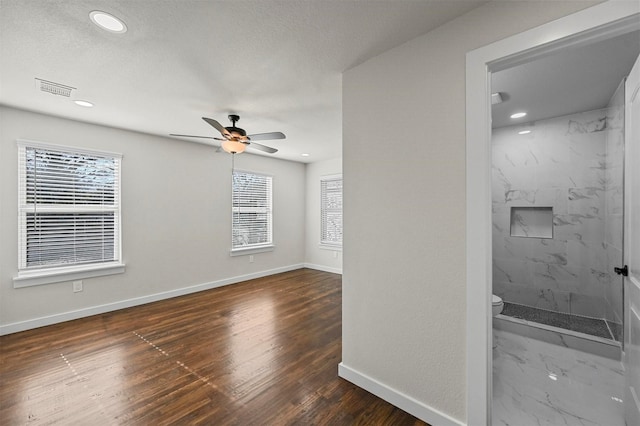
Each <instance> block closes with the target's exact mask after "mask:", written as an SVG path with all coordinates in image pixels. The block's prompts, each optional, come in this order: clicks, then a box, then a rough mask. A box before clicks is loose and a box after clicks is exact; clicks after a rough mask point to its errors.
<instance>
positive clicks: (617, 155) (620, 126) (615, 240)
mask: <svg viewBox="0 0 640 426" xmlns="http://www.w3.org/2000/svg"><path fill="white" fill-rule="evenodd" d="M605 150H606V159H607V164H606V166H607V167H606V169H605V182H606V189H605V220H604V244H605V250H606V261H607V269H606V270H607V271H612V270H613V268H614V267H616V266H621V265H622V263H623V260H622V244H623V242H622V227H623V218H624V216H623V208H624V205H623V195H624V187H623V176H624V169H623V163H624V81H623V82H622V83H620V86H618V89H617V90H616V92H615V93H614V95H613V97H612V98H611V101H610V102H609V105H608V113H607V132H606V140H605ZM604 297H605V300H606V310H605V318H606V319H607V320H609V321H613V322H616V323H618V324H622V318H623V314H622V309H623V300H622V278H621V277H618V276H616V275H611V276H610V282H608V283H607V286H606V287H605V292H604ZM620 330H622V329H621V328H620Z"/></svg>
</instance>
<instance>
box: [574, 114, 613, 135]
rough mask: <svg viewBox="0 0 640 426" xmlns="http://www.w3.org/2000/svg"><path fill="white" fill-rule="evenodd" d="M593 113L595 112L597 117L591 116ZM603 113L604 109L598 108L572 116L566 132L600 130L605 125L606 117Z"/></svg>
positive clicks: (581, 132)
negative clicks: (597, 109) (598, 109)
mask: <svg viewBox="0 0 640 426" xmlns="http://www.w3.org/2000/svg"><path fill="white" fill-rule="evenodd" d="M594 113H596V114H597V117H593V114H594ZM603 113H604V110H600V111H595V112H587V113H582V114H579V115H576V116H574V118H572V119H570V120H569V123H568V127H567V134H568V135H573V134H576V133H578V134H583V133H595V132H602V131H603V130H605V129H606V127H607V117H606V115H603ZM590 116H591V117H590Z"/></svg>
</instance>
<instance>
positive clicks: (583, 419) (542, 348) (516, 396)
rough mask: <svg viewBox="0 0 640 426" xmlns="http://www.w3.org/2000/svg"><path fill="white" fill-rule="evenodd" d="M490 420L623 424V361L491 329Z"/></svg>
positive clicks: (503, 422) (520, 423)
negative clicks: (492, 335)
mask: <svg viewBox="0 0 640 426" xmlns="http://www.w3.org/2000/svg"><path fill="white" fill-rule="evenodd" d="M493 333H494V336H495V339H496V343H497V347H496V349H494V353H493V406H492V418H493V424H494V425H501V426H506V425H512V426H513V425H517V426H528V425H536V426H538V425H541V426H544V425H548V426H555V425H580V426H584V425H600V426H605V425H606V426H625V421H624V407H623V402H622V399H623V397H624V375H623V370H622V364H621V363H620V362H619V361H614V360H612V359H609V358H603V357H600V356H598V355H593V354H589V353H585V352H581V351H577V350H575V349H571V348H566V347H563V346H559V345H554V344H551V343H546V342H543V341H539V340H535V339H530V338H527V337H522V336H519V335H516V334H513V333H510V332H507V331H503V330H495V329H494V330H493Z"/></svg>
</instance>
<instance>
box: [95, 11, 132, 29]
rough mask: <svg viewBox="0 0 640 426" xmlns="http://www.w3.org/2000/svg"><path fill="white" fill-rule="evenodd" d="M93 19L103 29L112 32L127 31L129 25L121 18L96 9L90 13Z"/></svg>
mask: <svg viewBox="0 0 640 426" xmlns="http://www.w3.org/2000/svg"><path fill="white" fill-rule="evenodd" d="M89 17H90V18H91V21H93V23H94V24H96V25H97V26H99V27H100V28H102V29H105V30H107V31H111V32H112V33H120V34H121V33H126V32H127V26H126V25H125V24H124V22H122V21H121V20H120V19H118V18H116V17H115V16H113V15H110V14H108V13H106V12H102V11H99V10H94V11H93V12H91V13H90V14H89Z"/></svg>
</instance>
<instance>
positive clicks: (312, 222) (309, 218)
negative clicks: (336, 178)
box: [305, 158, 342, 273]
mask: <svg viewBox="0 0 640 426" xmlns="http://www.w3.org/2000/svg"><path fill="white" fill-rule="evenodd" d="M341 173H342V158H334V159H331V160H325V161H318V162H315V163H310V164H307V191H306V244H305V246H306V250H305V265H306V266H307V267H309V268H313V269H320V270H323V271H328V272H334V273H342V251H341V250H327V249H326V248H320V228H321V227H320V178H321V177H322V176H327V175H336V174H341Z"/></svg>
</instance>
